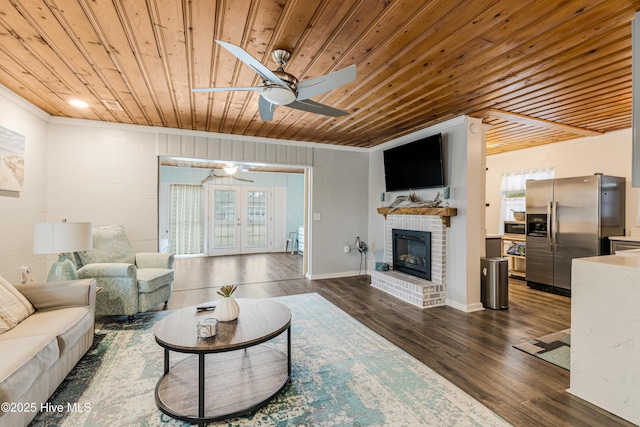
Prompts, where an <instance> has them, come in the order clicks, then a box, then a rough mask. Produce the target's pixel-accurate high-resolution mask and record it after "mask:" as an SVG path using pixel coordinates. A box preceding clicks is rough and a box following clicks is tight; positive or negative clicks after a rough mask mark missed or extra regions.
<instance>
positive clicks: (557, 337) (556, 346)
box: [514, 329, 571, 371]
mask: <svg viewBox="0 0 640 427" xmlns="http://www.w3.org/2000/svg"><path fill="white" fill-rule="evenodd" d="M514 347H515V348H517V349H518V350H522V351H524V352H525V353H529V354H532V355H534V356H536V357H539V358H540V359H542V360H546V361H547V362H549V363H553V364H554V365H556V366H559V367H561V368H563V369H566V370H567V371H568V370H569V367H570V366H571V360H570V356H571V329H565V330H562V331H559V332H554V333H552V334H549V335H545V336H543V337H540V338H536V339H533V340H529V341H525V342H521V343H520V344H516V345H514Z"/></svg>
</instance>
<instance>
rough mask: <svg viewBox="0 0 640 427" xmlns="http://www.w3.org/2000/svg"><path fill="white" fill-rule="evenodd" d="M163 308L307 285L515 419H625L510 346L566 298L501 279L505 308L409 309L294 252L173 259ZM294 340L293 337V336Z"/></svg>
mask: <svg viewBox="0 0 640 427" xmlns="http://www.w3.org/2000/svg"><path fill="white" fill-rule="evenodd" d="M175 274H176V280H175V282H174V292H173V296H172V297H171V300H170V301H169V305H168V309H176V308H182V307H185V306H189V305H194V304H198V303H201V302H204V301H208V300H212V299H216V298H218V296H217V295H216V291H217V290H218V289H219V287H220V286H223V285H229V284H235V285H238V289H237V291H236V293H235V296H236V297H238V298H242V297H245V298H260V297H273V296H282V295H293V294H301V293H308V292H317V293H319V294H320V295H322V296H323V297H325V298H326V299H327V300H329V301H331V302H332V303H333V304H335V305H336V306H338V307H340V308H341V309H342V310H344V311H345V312H347V313H348V314H350V315H351V316H353V317H354V318H356V319H357V320H359V321H360V322H361V323H363V324H364V325H366V326H368V327H369V328H371V329H372V330H374V331H375V332H377V333H378V334H380V335H382V336H383V337H385V338H387V339H388V340H389V341H390V342H392V343H393V344H395V345H397V346H398V347H400V348H402V349H404V350H405V351H406V352H408V353H410V354H411V355H413V356H414V357H415V358H417V359H418V360H420V361H422V362H423V363H425V364H426V365H427V366H429V367H430V368H432V369H433V370H434V371H436V372H437V373H439V374H440V375H442V376H443V377H445V378H447V379H448V380H449V381H451V382H452V383H453V384H455V385H456V386H458V387H460V388H461V389H462V390H464V391H466V392H467V393H468V394H470V395H471V396H473V397H474V398H475V399H477V400H478V401H480V402H482V403H483V404H484V405H485V406H487V407H488V408H490V409H491V410H493V411H494V412H496V413H497V414H499V415H500V416H501V417H503V418H504V419H505V420H507V421H508V422H510V423H512V424H513V425H515V426H598V427H600V426H632V425H633V424H631V423H628V422H626V421H624V420H622V419H620V418H618V417H616V416H614V415H612V414H610V413H608V412H606V411H604V410H602V409H600V408H598V407H596V406H594V405H591V404H589V403H587V402H585V401H584V400H582V399H579V398H577V397H575V396H573V395H571V394H569V393H568V392H567V391H566V390H567V389H568V388H569V372H568V371H566V370H564V369H562V368H559V367H556V366H554V365H552V364H550V363H548V362H545V361H543V360H540V359H538V358H536V357H533V356H530V355H527V354H525V353H524V352H522V351H520V350H517V349H515V348H513V347H512V346H513V345H514V344H517V343H519V342H522V341H525V340H527V339H531V338H535V337H538V336H542V335H545V334H548V333H551V332H556V331H559V330H561V329H566V328H569V327H570V315H571V312H570V311H571V307H570V304H571V300H570V298H567V297H564V296H559V295H554V294H550V293H546V292H542V291H537V290H532V289H529V288H528V287H527V286H526V284H525V283H524V282H522V281H520V280H516V279H510V282H509V303H510V307H509V309H508V310H502V311H494V310H484V311H480V312H475V313H468V314H467V313H463V312H461V311H459V310H456V309H454V308H451V307H447V306H445V307H436V308H430V309H424V310H423V309H419V308H417V307H414V306H412V305H410V304H407V303H404V302H402V301H400V300H398V299H396V298H394V297H392V296H390V295H387V294H385V293H384V292H381V291H379V290H377V289H375V288H372V287H371V286H370V285H369V283H370V279H369V277H368V276H359V277H349V278H340V279H324V280H309V279H306V278H304V277H303V276H302V257H301V256H298V255H289V254H281V253H278V254H257V255H240V256H226V257H206V258H180V259H177V260H176V262H175ZM298 339H300V338H298Z"/></svg>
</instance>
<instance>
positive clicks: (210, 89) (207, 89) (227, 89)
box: [191, 86, 264, 92]
mask: <svg viewBox="0 0 640 427" xmlns="http://www.w3.org/2000/svg"><path fill="white" fill-rule="evenodd" d="M236 90H238V91H251V90H255V91H257V92H262V91H263V90H264V87H263V86H250V87H197V88H193V89H191V92H233V91H236Z"/></svg>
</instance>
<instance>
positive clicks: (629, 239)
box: [609, 236, 640, 242]
mask: <svg viewBox="0 0 640 427" xmlns="http://www.w3.org/2000/svg"><path fill="white" fill-rule="evenodd" d="M609 240H622V241H625V242H640V237H638V236H611V237H609Z"/></svg>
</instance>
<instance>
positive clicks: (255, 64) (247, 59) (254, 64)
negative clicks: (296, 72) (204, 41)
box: [216, 40, 291, 90]
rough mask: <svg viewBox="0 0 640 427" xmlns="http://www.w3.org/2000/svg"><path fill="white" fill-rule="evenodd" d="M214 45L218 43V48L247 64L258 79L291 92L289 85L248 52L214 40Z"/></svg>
mask: <svg viewBox="0 0 640 427" xmlns="http://www.w3.org/2000/svg"><path fill="white" fill-rule="evenodd" d="M216 43H218V44H219V45H220V46H222V47H224V48H225V49H227V50H228V51H229V52H231V53H232V54H233V55H234V56H235V57H236V58H238V59H239V60H240V61H242V62H244V63H245V64H247V65H248V66H249V68H251V69H252V70H253V71H255V72H256V73H257V74H258V75H259V76H260V77H262V79H263V80H266V81H269V82H271V83H275V84H277V85H278V86H282V87H283V88H285V89H289V90H291V88H290V87H289V85H287V84H286V83H285V82H284V81H282V79H281V78H280V77H278V76H277V75H276V74H275V73H274V72H273V71H271V70H270V69H268V68H267V67H266V66H265V65H263V64H262V63H261V62H260V61H258V60H257V59H256V58H254V57H253V56H251V54H250V53H249V52H247V51H246V50H244V49H243V48H241V47H240V46H236V45H233V44H231V43H226V42H223V41H220V40H216Z"/></svg>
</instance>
